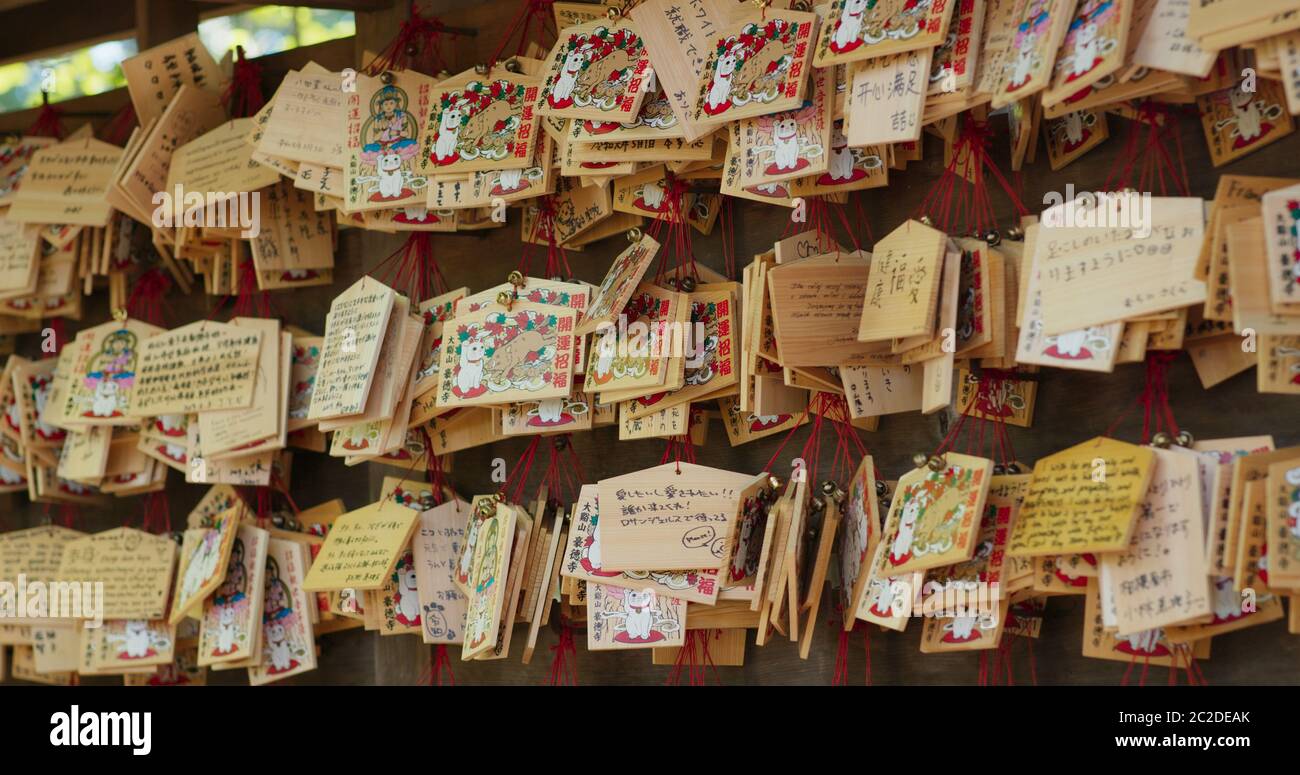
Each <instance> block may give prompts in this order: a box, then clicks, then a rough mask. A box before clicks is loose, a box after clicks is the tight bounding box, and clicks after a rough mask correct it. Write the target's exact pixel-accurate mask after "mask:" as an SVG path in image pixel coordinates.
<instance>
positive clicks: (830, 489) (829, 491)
mask: <svg viewBox="0 0 1300 775" xmlns="http://www.w3.org/2000/svg"><path fill="white" fill-rule="evenodd" d="M836 489H837V486H836V484H835V482H833V481H831V480H830V479H827V480H826V481H824V482H822V493H824V494H826V495H834V494H835V490H836Z"/></svg>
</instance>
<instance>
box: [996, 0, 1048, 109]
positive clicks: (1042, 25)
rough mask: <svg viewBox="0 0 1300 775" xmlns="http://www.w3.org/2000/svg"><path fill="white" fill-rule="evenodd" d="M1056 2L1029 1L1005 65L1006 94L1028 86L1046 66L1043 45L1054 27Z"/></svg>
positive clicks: (1046, 0) (1017, 27)
mask: <svg viewBox="0 0 1300 775" xmlns="http://www.w3.org/2000/svg"><path fill="white" fill-rule="evenodd" d="M1051 11H1052V0H1026V2H1025V7H1024V12H1023V13H1022V15H1021V17H1020V19H1019V21H1018V22H1017V23H1016V27H1015V31H1016V33H1015V38H1014V39H1013V40H1012V42H1011V48H1010V50H1009V51H1008V52H1007V59H1006V62H1005V64H1003V66H1002V67H1003V72H1004V76H1005V84H1006V87H1005V88H1006V91H1007V92H1008V93H1014V92H1016V91H1019V90H1020V89H1021V88H1023V87H1024V85H1025V84H1027V83H1029V81H1030V80H1031V79H1032V78H1033V77H1034V75H1035V74H1036V72H1037V70H1038V68H1039V67H1040V66H1042V64H1043V61H1042V53H1041V52H1040V51H1039V46H1040V44H1041V43H1042V40H1043V38H1044V36H1046V35H1048V34H1049V33H1050V31H1051V28H1052V18H1051Z"/></svg>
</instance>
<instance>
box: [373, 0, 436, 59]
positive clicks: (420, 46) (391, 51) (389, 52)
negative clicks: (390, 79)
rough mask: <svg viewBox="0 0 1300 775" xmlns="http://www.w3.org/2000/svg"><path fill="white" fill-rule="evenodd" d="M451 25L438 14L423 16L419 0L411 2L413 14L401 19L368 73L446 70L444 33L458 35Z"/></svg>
mask: <svg viewBox="0 0 1300 775" xmlns="http://www.w3.org/2000/svg"><path fill="white" fill-rule="evenodd" d="M458 34H459V33H457V32H456V31H455V30H451V29H448V28H447V27H446V26H445V25H444V24H443V23H442V20H440V19H438V18H437V17H436V16H424V15H423V14H421V13H420V6H419V4H418V3H415V2H412V3H411V15H410V16H409V17H408V18H407V19H406V21H404V22H402V27H401V29H399V30H398V32H397V35H396V37H394V38H393V39H392V40H391V41H389V42H388V45H387V46H385V47H384V50H383V51H381V52H380V53H379V54H378V55H377V56H376V57H375V58H374V59H373V60H371V62H370V64H369V65H367V66H366V68H365V73H366V74H367V75H372V76H373V75H379V74H380V73H382V72H384V71H385V70H415V71H416V72H421V73H424V74H425V75H434V74H435V73H438V72H440V71H442V70H446V69H447V66H446V63H445V62H444V61H443V58H442V36H443V35H450V36H452V37H455V36H456V35H458Z"/></svg>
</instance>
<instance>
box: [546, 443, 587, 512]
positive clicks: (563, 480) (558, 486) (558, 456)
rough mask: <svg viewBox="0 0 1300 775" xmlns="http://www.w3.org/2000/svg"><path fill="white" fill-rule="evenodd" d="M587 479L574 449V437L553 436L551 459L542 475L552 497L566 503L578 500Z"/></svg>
mask: <svg viewBox="0 0 1300 775" xmlns="http://www.w3.org/2000/svg"><path fill="white" fill-rule="evenodd" d="M566 451H567V452H568V455H567V456H566V455H565V452H566ZM585 478H586V476H585V475H584V474H583V473H582V463H581V462H580V461H579V460H578V453H577V452H576V451H574V449H573V437H572V435H571V434H568V433H562V434H560V435H558V436H552V437H551V449H550V457H549V459H548V460H547V461H546V470H545V472H544V473H543V474H542V481H543V482H544V483H545V484H546V488H547V491H548V492H549V493H550V494H551V497H552V498H558V499H560V500H562V501H564V502H571V501H573V500H574V499H576V498H577V495H578V490H579V488H581V487H582V482H583V479H585Z"/></svg>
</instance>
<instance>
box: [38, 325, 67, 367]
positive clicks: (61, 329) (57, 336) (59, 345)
mask: <svg viewBox="0 0 1300 775" xmlns="http://www.w3.org/2000/svg"><path fill="white" fill-rule="evenodd" d="M66 331H67V324H66V323H64V322H63V318H53V319H52V320H50V335H51V338H52V340H53V344H54V349H53V350H52V351H51V352H45V348H44V347H42V348H41V357H42V358H57V357H59V353H60V352H61V351H62V350H63V345H64V343H65V342H66V341H67V333H66Z"/></svg>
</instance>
